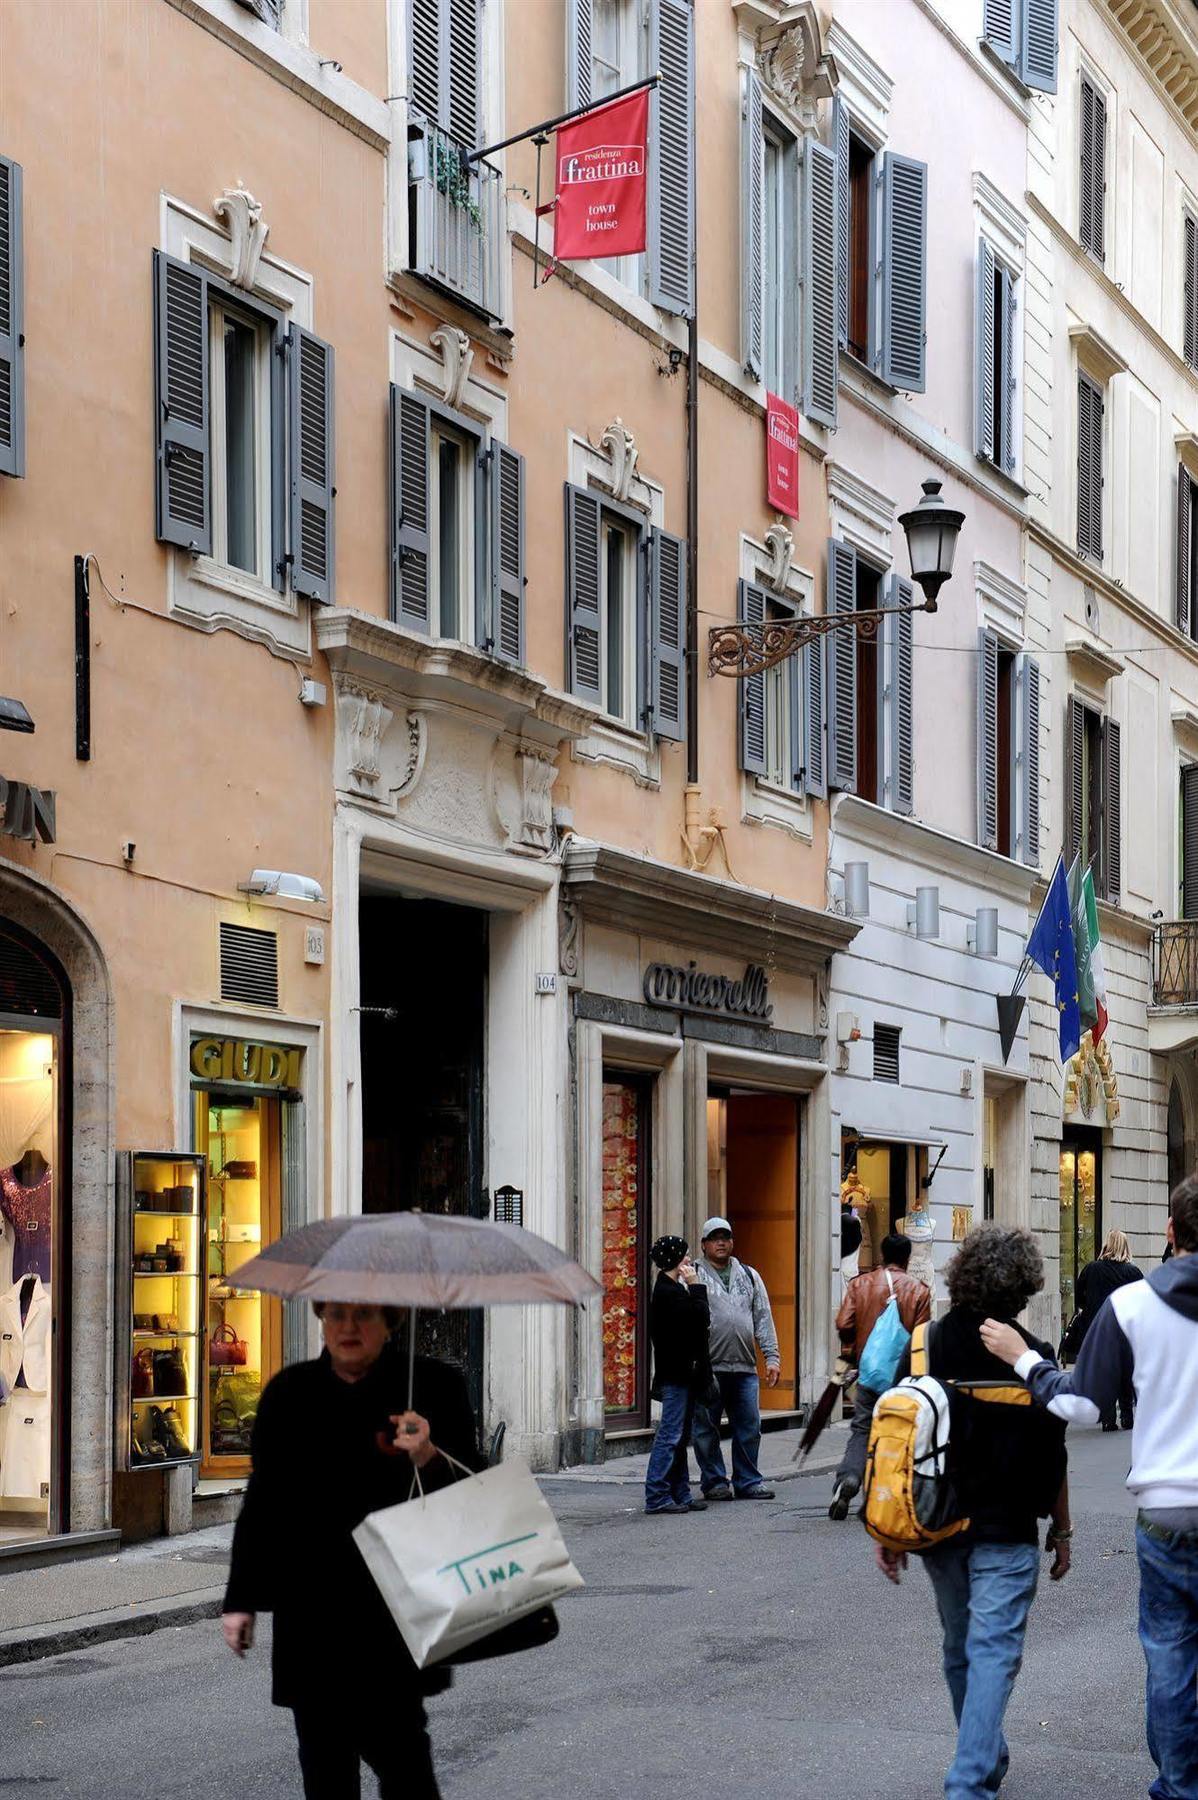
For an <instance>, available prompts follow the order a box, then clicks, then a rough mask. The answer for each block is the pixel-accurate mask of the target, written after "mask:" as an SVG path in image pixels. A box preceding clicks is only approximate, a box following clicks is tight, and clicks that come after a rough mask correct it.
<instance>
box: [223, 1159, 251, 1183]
mask: <svg viewBox="0 0 1198 1800" xmlns="http://www.w3.org/2000/svg"><path fill="white" fill-rule="evenodd" d="M221 1174H222V1175H224V1176H226V1177H227V1178H228V1179H229V1180H230V1181H257V1179H258V1165H257V1163H256V1162H227V1163H226V1164H225V1166H224V1168H223V1169H222V1170H221Z"/></svg>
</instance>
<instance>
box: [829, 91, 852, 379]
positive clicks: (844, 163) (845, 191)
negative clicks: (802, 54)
mask: <svg viewBox="0 0 1198 1800" xmlns="http://www.w3.org/2000/svg"><path fill="white" fill-rule="evenodd" d="M832 153H833V155H834V156H835V158H836V335H837V339H838V341H839V342H840V344H841V345H845V344H847V343H848V341H849V109H848V107H847V106H846V105H845V103H844V101H843V100H842V99H841V97H840V95H839V94H837V95H836V97H835V98H834V99H833V101H832Z"/></svg>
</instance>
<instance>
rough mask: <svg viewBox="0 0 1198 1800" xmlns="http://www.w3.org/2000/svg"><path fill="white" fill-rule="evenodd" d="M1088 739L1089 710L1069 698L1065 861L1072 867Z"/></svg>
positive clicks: (1077, 842) (1078, 846)
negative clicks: (1087, 719)
mask: <svg viewBox="0 0 1198 1800" xmlns="http://www.w3.org/2000/svg"><path fill="white" fill-rule="evenodd" d="M1085 735H1086V709H1085V707H1084V706H1083V705H1082V703H1081V701H1080V700H1075V699H1074V697H1073V695H1072V694H1070V695H1069V697H1068V698H1067V700H1066V701H1065V790H1064V811H1065V818H1064V821H1063V823H1064V827H1065V830H1064V839H1065V861H1066V863H1071V862H1072V861H1073V859H1074V857H1075V856H1076V855H1077V854H1078V852H1079V851H1080V850H1082V849H1083V848H1084V846H1083V844H1082V778H1083V774H1084V769H1085V756H1084V751H1083V745H1084V743H1085Z"/></svg>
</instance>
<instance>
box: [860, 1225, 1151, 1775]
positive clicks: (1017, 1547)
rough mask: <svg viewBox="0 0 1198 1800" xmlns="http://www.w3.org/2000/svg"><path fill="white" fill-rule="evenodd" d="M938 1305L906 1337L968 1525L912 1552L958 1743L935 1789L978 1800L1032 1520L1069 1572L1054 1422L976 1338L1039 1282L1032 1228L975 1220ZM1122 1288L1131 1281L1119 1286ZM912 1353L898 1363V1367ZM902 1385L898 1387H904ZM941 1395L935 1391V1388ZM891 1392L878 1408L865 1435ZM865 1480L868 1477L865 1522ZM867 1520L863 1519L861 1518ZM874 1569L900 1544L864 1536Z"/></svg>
mask: <svg viewBox="0 0 1198 1800" xmlns="http://www.w3.org/2000/svg"><path fill="white" fill-rule="evenodd" d="M947 1281H948V1294H949V1300H950V1302H951V1305H950V1308H949V1310H948V1312H947V1313H945V1315H944V1317H943V1318H942V1319H939V1320H937V1322H936V1323H935V1324H934V1325H930V1326H925V1327H923V1328H922V1330H921V1332H920V1333H919V1334H917V1335H916V1337H915V1338H914V1340H913V1350H914V1351H915V1353H916V1356H917V1359H919V1360H922V1354H921V1351H920V1346H921V1343H922V1346H923V1349H924V1350H926V1356H927V1363H928V1368H927V1374H928V1375H930V1376H931V1377H932V1378H933V1380H932V1382H930V1383H929V1387H931V1388H934V1389H936V1384H937V1383H939V1384H942V1386H943V1389H944V1390H945V1392H946V1393H947V1397H948V1401H949V1417H950V1439H949V1452H948V1462H949V1466H950V1472H951V1478H952V1483H953V1486H954V1488H955V1490H956V1498H957V1501H958V1503H959V1504H958V1508H957V1513H958V1517H959V1518H962V1519H963V1518H966V1517H967V1518H968V1528H967V1529H965V1530H959V1531H956V1532H954V1534H953V1535H952V1536H947V1537H945V1539H944V1541H943V1542H942V1543H939V1544H937V1545H936V1546H935V1547H934V1548H932V1549H929V1550H926V1551H923V1552H922V1560H923V1564H924V1567H925V1568H926V1569H927V1571H928V1575H929V1576H930V1578H931V1582H932V1588H933V1591H934V1593H935V1596H936V1607H937V1611H938V1612H939V1614H940V1624H941V1628H942V1631H943V1634H944V1678H945V1681H946V1683H947V1685H948V1691H949V1694H950V1696H951V1698H952V1704H953V1713H954V1715H955V1717H956V1720H957V1749H956V1754H955V1756H954V1757H953V1760H952V1763H951V1764H950V1765H949V1769H948V1773H947V1775H946V1776H945V1782H944V1791H945V1795H946V1796H947V1800H989V1797H990V1796H991V1795H993V1794H996V1793H997V1792H998V1790H999V1788H1000V1787H1001V1785H1002V1782H1003V1778H1004V1777H1005V1775H1006V1772H1007V1764H1008V1761H1009V1753H1008V1750H1007V1743H1006V1739H1005V1738H1004V1736H1003V1729H1002V1722H1003V1715H1004V1714H1005V1712H1006V1708H1007V1701H1008V1700H1009V1699H1010V1695H1011V1689H1012V1687H1013V1686H1014V1684H1015V1677H1016V1675H1017V1674H1018V1673H1019V1666H1020V1663H1021V1661H1022V1659H1023V1639H1024V1633H1025V1630H1026V1628H1027V1618H1028V1613H1029V1611H1030V1609H1031V1604H1032V1600H1033V1598H1034V1597H1035V1592H1036V1583H1037V1580H1038V1578H1039V1573H1040V1548H1039V1520H1040V1519H1041V1518H1043V1517H1045V1516H1046V1515H1047V1514H1050V1513H1051V1515H1052V1524H1051V1525H1050V1527H1049V1530H1048V1536H1047V1540H1046V1543H1045V1549H1047V1550H1052V1551H1055V1558H1054V1561H1053V1566H1052V1569H1051V1571H1050V1572H1051V1575H1052V1578H1053V1580H1054V1581H1059V1580H1061V1578H1062V1577H1063V1576H1064V1575H1066V1574H1067V1573H1068V1571H1069V1560H1070V1540H1071V1538H1072V1536H1073V1533H1072V1529H1071V1527H1070V1524H1069V1496H1068V1486H1067V1482H1066V1457H1065V1433H1064V1427H1063V1426H1062V1425H1061V1424H1060V1423H1059V1422H1058V1421H1056V1420H1054V1419H1051V1418H1050V1417H1049V1415H1048V1414H1047V1413H1045V1412H1042V1411H1040V1410H1039V1409H1038V1408H1037V1407H1034V1406H1030V1405H1028V1404H1027V1403H1026V1402H1023V1401H1022V1400H1021V1396H1020V1390H1019V1389H1018V1388H1015V1387H1013V1386H1012V1384H1011V1378H1010V1375H1009V1373H1008V1370H1007V1367H1006V1364H1005V1363H1002V1362H1000V1361H999V1360H998V1358H997V1357H994V1356H992V1355H991V1354H990V1353H989V1352H988V1351H987V1350H986V1348H985V1347H984V1345H983V1344H982V1341H981V1338H980V1336H979V1331H980V1327H981V1325H982V1322H983V1320H984V1319H986V1318H987V1317H994V1318H998V1319H1004V1320H1011V1321H1013V1320H1014V1319H1015V1318H1016V1316H1017V1315H1018V1314H1019V1313H1021V1312H1022V1311H1023V1309H1024V1307H1025V1306H1026V1305H1027V1303H1028V1301H1029V1300H1030V1299H1031V1297H1032V1295H1033V1294H1035V1293H1038V1292H1039V1291H1040V1289H1041V1288H1042V1287H1043V1285H1044V1263H1043V1259H1042V1258H1041V1255H1040V1250H1039V1247H1038V1245H1037V1243H1036V1241H1035V1239H1034V1238H1033V1237H1032V1235H1031V1233H1030V1232H1027V1231H1017V1230H1009V1229H1007V1228H1006V1227H1004V1226H1001V1225H982V1226H979V1227H978V1229H977V1230H976V1231H972V1232H971V1233H970V1234H969V1236H968V1237H967V1238H966V1240H965V1242H964V1243H963V1244H962V1245H961V1248H960V1250H959V1251H958V1252H957V1255H956V1256H955V1257H954V1258H953V1260H952V1262H951V1263H950V1264H949V1266H948V1270H947ZM1129 1291H1130V1290H1129ZM1014 1329H1015V1330H1016V1331H1017V1332H1018V1333H1019V1336H1020V1339H1021V1342H1022V1344H1023V1346H1024V1348H1025V1349H1032V1350H1035V1351H1036V1353H1037V1355H1038V1356H1043V1357H1044V1358H1045V1359H1046V1360H1048V1361H1051V1360H1052V1352H1051V1350H1050V1348H1049V1346H1048V1345H1047V1344H1041V1343H1039V1342H1037V1340H1036V1339H1035V1338H1033V1337H1031V1336H1030V1335H1029V1334H1028V1333H1027V1332H1025V1331H1024V1330H1023V1328H1022V1327H1021V1326H1015V1327H1014ZM911 1360H912V1354H911V1352H909V1353H908V1355H907V1356H906V1357H904V1359H903V1361H902V1362H901V1363H900V1365H899V1371H898V1373H899V1377H900V1379H901V1378H902V1377H904V1376H906V1374H907V1373H908V1370H909V1367H910V1363H911ZM908 1391H909V1390H903V1392H904V1393H905V1392H908ZM936 1391H937V1392H939V1391H940V1390H939V1389H936ZM889 1404H890V1401H889V1398H887V1400H886V1401H885V1402H884V1403H883V1404H882V1405H880V1406H879V1408H878V1412H877V1418H876V1421H875V1433H876V1432H877V1430H878V1429H879V1427H880V1426H881V1424H882V1421H883V1415H884V1413H885V1411H886V1407H887V1406H888V1405H889ZM871 1499H872V1489H871V1482H870V1480H869V1479H868V1478H867V1481H866V1509H867V1510H866V1521H867V1528H870V1527H869V1518H870V1507H871ZM871 1529H872V1528H871ZM875 1555H876V1558H877V1562H878V1567H879V1568H880V1569H881V1570H882V1572H883V1573H884V1574H885V1575H886V1576H887V1577H888V1578H889V1580H891V1581H893V1582H895V1583H897V1582H898V1580H899V1577H900V1574H901V1572H902V1570H903V1569H904V1568H905V1567H906V1564H907V1557H906V1554H905V1553H904V1552H902V1551H900V1550H896V1549H892V1548H888V1547H887V1546H886V1545H885V1544H884V1543H878V1544H877V1545H876V1547H875Z"/></svg>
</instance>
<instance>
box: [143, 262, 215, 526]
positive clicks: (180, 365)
mask: <svg viewBox="0 0 1198 1800" xmlns="http://www.w3.org/2000/svg"><path fill="white" fill-rule="evenodd" d="M154 414H155V419H156V425H157V443H158V458H157V473H158V484H157V507H156V530H157V535H158V538H159V541H160V542H161V543H164V544H178V545H179V546H180V547H181V548H182V549H184V550H193V551H197V552H199V553H201V554H203V555H208V556H210V555H211V554H212V496H211V482H210V478H209V452H208V277H207V276H206V275H205V273H204V271H203V269H199V268H195V267H193V265H192V264H191V263H185V262H177V261H176V260H175V258H174V257H173V256H164V255H163V253H162V251H161V250H155V252H154Z"/></svg>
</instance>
